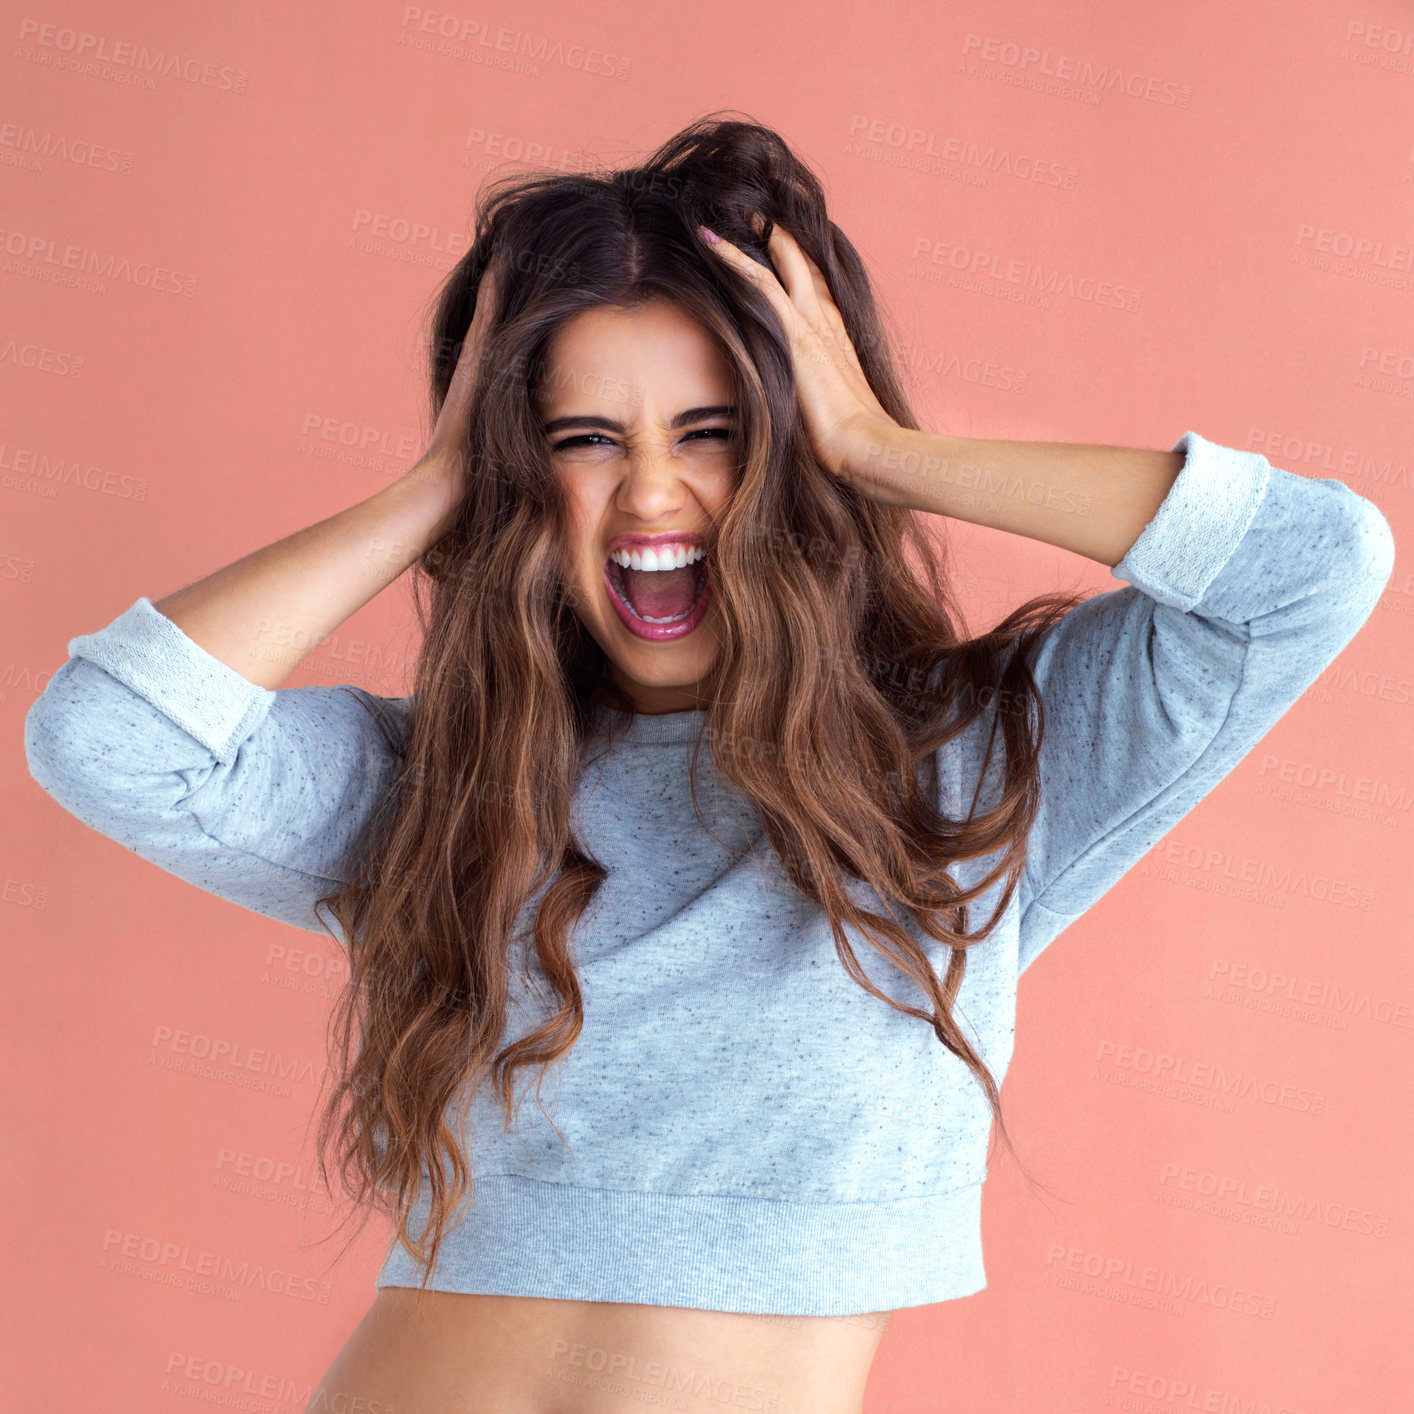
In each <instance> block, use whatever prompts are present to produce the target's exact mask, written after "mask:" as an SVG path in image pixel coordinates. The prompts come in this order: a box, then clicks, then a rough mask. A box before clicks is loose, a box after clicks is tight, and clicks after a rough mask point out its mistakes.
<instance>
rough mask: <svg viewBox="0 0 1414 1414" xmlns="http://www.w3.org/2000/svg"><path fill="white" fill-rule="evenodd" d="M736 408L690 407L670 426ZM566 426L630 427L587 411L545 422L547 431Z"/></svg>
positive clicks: (732, 412) (618, 429) (622, 429)
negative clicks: (592, 414)
mask: <svg viewBox="0 0 1414 1414" xmlns="http://www.w3.org/2000/svg"><path fill="white" fill-rule="evenodd" d="M735 416H736V408H735V407H734V406H732V405H731V404H730V403H724V404H720V405H718V406H717V407H702V408H688V409H687V411H686V412H680V413H678V415H677V416H676V417H675V418H673V420H672V421H671V422H670V423H669V424H668V426H669V427H686V426H687V425H688V423H690V422H701V421H702V420H703V419H704V418H708V417H735ZM566 427H594V428H598V429H599V430H601V431H604V432H618V433H623V432H626V431H627V430H628V429H627V428H626V427H625V426H624V424H623V423H622V422H615V421H614V420H613V418H610V417H592V416H590V415H589V414H587V413H584V414H576V415H574V416H572V417H556V418H552V419H551V420H550V421H549V422H547V423H545V424H544V430H545V431H546V432H559V431H562V430H563V429H564V428H566Z"/></svg>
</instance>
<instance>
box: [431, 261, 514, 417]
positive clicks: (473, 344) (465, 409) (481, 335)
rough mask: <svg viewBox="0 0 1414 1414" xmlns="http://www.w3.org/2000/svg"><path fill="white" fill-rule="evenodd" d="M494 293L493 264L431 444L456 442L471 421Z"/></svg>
mask: <svg viewBox="0 0 1414 1414" xmlns="http://www.w3.org/2000/svg"><path fill="white" fill-rule="evenodd" d="M497 293H498V289H497V272H496V269H495V267H494V264H493V265H488V266H487V268H486V269H485V270H484V271H483V272H482V275H481V280H480V282H479V283H478V285H477V287H476V308H475V311H474V312H473V314H472V319H471V326H470V328H469V329H468V330H467V332H466V337H465V338H464V339H463V340H462V346H461V352H460V353H459V354H458V355H457V364H456V367H455V368H454V369H453V370H452V377H451V381H450V383H448V385H447V396H446V398H444V399H443V402H442V409H441V412H440V413H439V414H438V417H437V426H436V428H435V429H434V431H433V440H434V442H437V443H438V444H439V445H440V444H441V443H442V442H443V441H444V440H445V439H446V438H448V437H451V438H453V439H459V437H460V434H461V430H462V428H463V427H464V426H465V424H466V423H467V422H468V421H469V420H470V413H471V397H472V391H473V389H474V388H475V386H476V374H477V371H478V368H479V366H480V363H481V355H482V353H483V351H484V349H485V347H486V340H487V336H488V334H489V333H490V329H491V324H492V322H493V320H494V319H495V314H496V307H497Z"/></svg>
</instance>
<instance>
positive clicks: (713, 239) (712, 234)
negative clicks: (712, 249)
mask: <svg viewBox="0 0 1414 1414" xmlns="http://www.w3.org/2000/svg"><path fill="white" fill-rule="evenodd" d="M697 229H698V231H699V233H700V234H701V236H702V239H703V240H704V241H706V242H707V244H708V245H716V244H717V242H718V241H719V240H721V237H720V236H719V235H718V234H717V233H716V231H713V230H711V229H709V228H708V227H706V226H699V227H698V228H697Z"/></svg>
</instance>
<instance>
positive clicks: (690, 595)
mask: <svg viewBox="0 0 1414 1414" xmlns="http://www.w3.org/2000/svg"><path fill="white" fill-rule="evenodd" d="M621 573H622V574H623V586H624V598H625V599H627V600H628V602H629V603H630V604H631V605H632V606H633V610H634V612H635V613H637V614H642V615H644V616H646V617H647V618H650V619H675V618H678V617H679V616H680V615H682V614H685V613H687V611H688V610H689V609H690V608H691V607H692V601H693V599H694V598H696V596H697V566H696V565H695V564H691V565H684V566H683V567H682V569H680V570H635V569H624V570H621Z"/></svg>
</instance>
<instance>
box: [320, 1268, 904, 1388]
mask: <svg viewBox="0 0 1414 1414" xmlns="http://www.w3.org/2000/svg"><path fill="white" fill-rule="evenodd" d="M888 1319H889V1313H888V1312H887V1311H878V1312H872V1313H869V1314H865V1315H851V1316H763V1315H748V1314H739V1313H734V1312H724V1311H698V1310H693V1309H690V1308H688V1307H683V1306H642V1305H631V1304H614V1303H608V1302H600V1301H552V1300H544V1299H540V1298H535V1297H523V1296H471V1295H463V1294H461V1293H457V1292H445V1291H427V1292H425V1293H420V1292H419V1291H418V1290H417V1289H416V1288H414V1287H401V1286H388V1287H382V1288H380V1290H379V1292H378V1296H377V1298H376V1300H375V1301H374V1302H373V1305H372V1306H371V1307H370V1308H369V1310H368V1314H367V1315H365V1316H364V1318H363V1320H362V1321H361V1322H360V1323H359V1325H358V1326H357V1328H356V1329H355V1330H354V1332H353V1334H352V1335H351V1336H350V1337H349V1339H348V1342H347V1343H346V1344H345V1345H344V1348H343V1349H342V1350H341V1351H340V1352H339V1353H338V1355H337V1356H335V1358H334V1363H333V1364H332V1365H331V1366H330V1367H329V1370H328V1372H327V1373H326V1374H325V1376H324V1378H323V1380H322V1381H321V1382H320V1383H319V1385H318V1386H316V1388H315V1392H314V1395H313V1397H312V1398H311V1400H310V1402H309V1404H308V1405H307V1406H306V1414H333V1411H338V1410H358V1411H360V1414H629V1411H635V1412H636V1411H640V1410H642V1409H644V1408H657V1409H671V1410H677V1411H681V1412H682V1414H699V1411H701V1414H707V1411H709V1410H710V1411H714V1414H719V1411H721V1410H726V1409H730V1410H748V1411H749V1410H755V1411H758V1414H861V1411H862V1409H863V1403H864V1387H865V1385H866V1383H867V1382H868V1379H869V1369H870V1366H871V1365H872V1364H873V1361H874V1355H875V1352H876V1351H877V1349H878V1346H879V1341H880V1340H881V1338H882V1337H883V1334H884V1329H885V1327H886V1326H887V1324H888Z"/></svg>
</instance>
